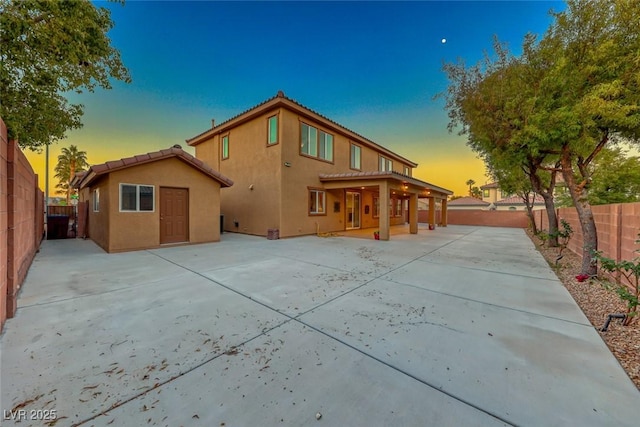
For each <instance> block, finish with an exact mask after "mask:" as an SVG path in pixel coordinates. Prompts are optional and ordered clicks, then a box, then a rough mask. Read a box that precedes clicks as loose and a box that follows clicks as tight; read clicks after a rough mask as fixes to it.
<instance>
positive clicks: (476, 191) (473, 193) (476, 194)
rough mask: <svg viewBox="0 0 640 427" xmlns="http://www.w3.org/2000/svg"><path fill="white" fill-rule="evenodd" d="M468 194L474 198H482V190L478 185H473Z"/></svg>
mask: <svg viewBox="0 0 640 427" xmlns="http://www.w3.org/2000/svg"><path fill="white" fill-rule="evenodd" d="M469 195H470V196H471V197H475V198H476V199H482V190H480V188H479V187H473V188H471V191H470V192H469Z"/></svg>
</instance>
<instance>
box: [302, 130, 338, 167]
mask: <svg viewBox="0 0 640 427" xmlns="http://www.w3.org/2000/svg"><path fill="white" fill-rule="evenodd" d="M300 153H301V154H304V155H307V156H310V157H316V158H318V159H321V160H326V161H329V162H332V161H333V135H331V134H329V133H326V132H323V131H321V130H318V129H316V128H315V127H313V126H310V125H308V124H306V123H302V122H301V123H300Z"/></svg>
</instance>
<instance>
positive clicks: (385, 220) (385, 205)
mask: <svg viewBox="0 0 640 427" xmlns="http://www.w3.org/2000/svg"><path fill="white" fill-rule="evenodd" d="M378 194H379V195H380V211H379V212H378V215H379V224H378V226H379V228H380V240H389V184H388V183H387V181H382V182H381V183H380V184H379V185H378Z"/></svg>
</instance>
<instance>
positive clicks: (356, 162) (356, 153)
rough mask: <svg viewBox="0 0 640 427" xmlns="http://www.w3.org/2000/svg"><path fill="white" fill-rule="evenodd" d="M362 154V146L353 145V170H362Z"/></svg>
mask: <svg viewBox="0 0 640 427" xmlns="http://www.w3.org/2000/svg"><path fill="white" fill-rule="evenodd" d="M361 164H362V154H361V151H360V146H358V145H355V144H351V169H357V170H360V169H362V166H361Z"/></svg>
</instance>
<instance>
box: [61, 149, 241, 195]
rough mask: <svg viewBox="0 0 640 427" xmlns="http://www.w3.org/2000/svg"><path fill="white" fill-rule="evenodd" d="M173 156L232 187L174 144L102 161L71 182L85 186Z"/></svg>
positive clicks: (79, 186)
mask: <svg viewBox="0 0 640 427" xmlns="http://www.w3.org/2000/svg"><path fill="white" fill-rule="evenodd" d="M172 157H175V158H177V159H178V160H181V161H183V162H184V163H186V164H187V165H189V166H191V167H192V168H194V169H197V170H198V171H200V172H202V173H203V174H205V175H207V176H208V177H210V178H212V179H214V180H216V181H218V182H219V183H220V185H221V186H222V187H231V186H232V185H233V181H232V180H230V179H229V178H227V177H226V176H224V175H222V174H221V173H220V172H218V171H216V170H214V169H213V168H211V167H210V166H208V165H207V164H206V163H204V162H203V161H202V160H200V159H196V158H195V157H193V156H192V155H191V154H189V153H187V152H186V151H184V150H183V149H182V148H180V146H179V145H174V146H173V147H171V148H167V149H164V150H160V151H154V152H152V153H147V154H139V155H136V156H133V157H126V158H124V159H120V160H112V161H108V162H106V163H101V164H99V165H93V166H91V167H90V168H89V169H88V170H87V171H82V172H78V173H76V176H75V178H74V179H73V181H72V182H71V185H72V186H73V187H75V188H84V187H86V186H88V185H89V184H91V183H92V182H93V181H94V180H95V179H96V178H98V177H99V176H101V175H105V174H109V173H111V172H115V171H119V170H122V169H126V168H130V167H133V166H139V165H143V164H146V163H152V162H157V161H159V160H164V159H169V158H172Z"/></svg>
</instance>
